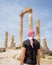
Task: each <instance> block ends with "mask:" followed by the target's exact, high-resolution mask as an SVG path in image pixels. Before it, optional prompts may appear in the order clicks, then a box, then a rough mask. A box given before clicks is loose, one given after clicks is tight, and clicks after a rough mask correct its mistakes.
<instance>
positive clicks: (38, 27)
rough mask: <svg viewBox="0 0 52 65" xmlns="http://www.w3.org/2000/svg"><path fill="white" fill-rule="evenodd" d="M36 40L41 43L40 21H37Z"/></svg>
mask: <svg viewBox="0 0 52 65" xmlns="http://www.w3.org/2000/svg"><path fill="white" fill-rule="evenodd" d="M36 39H37V40H38V41H39V42H40V19H39V18H37V19H36Z"/></svg>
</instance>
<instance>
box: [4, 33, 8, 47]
mask: <svg viewBox="0 0 52 65" xmlns="http://www.w3.org/2000/svg"><path fill="white" fill-rule="evenodd" d="M7 43H8V32H5V33H4V47H5V48H7Z"/></svg>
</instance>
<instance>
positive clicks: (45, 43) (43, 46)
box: [42, 37, 49, 50]
mask: <svg viewBox="0 0 52 65" xmlns="http://www.w3.org/2000/svg"><path fill="white" fill-rule="evenodd" d="M42 43H43V44H42V48H43V49H45V50H49V49H48V47H47V42H46V38H45V37H44V38H42Z"/></svg>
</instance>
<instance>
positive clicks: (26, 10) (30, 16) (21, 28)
mask: <svg viewBox="0 0 52 65" xmlns="http://www.w3.org/2000/svg"><path fill="white" fill-rule="evenodd" d="M26 13H29V21H28V30H29V29H32V28H33V23H32V9H31V8H26V9H24V10H22V11H21V13H20V25H19V33H18V45H17V46H18V47H19V46H20V47H21V44H22V39H23V16H24V14H26Z"/></svg>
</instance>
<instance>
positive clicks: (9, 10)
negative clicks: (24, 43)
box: [0, 0, 52, 50]
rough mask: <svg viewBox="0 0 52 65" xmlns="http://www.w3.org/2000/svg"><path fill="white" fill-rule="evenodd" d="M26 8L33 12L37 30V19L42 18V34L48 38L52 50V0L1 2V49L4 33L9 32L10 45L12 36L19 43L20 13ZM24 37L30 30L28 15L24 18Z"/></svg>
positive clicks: (10, 0) (2, 0) (11, 0)
mask: <svg viewBox="0 0 52 65" xmlns="http://www.w3.org/2000/svg"><path fill="white" fill-rule="evenodd" d="M26 7H30V8H32V10H33V25H34V26H33V28H34V30H35V24H36V18H40V27H41V28H40V33H41V39H42V37H46V41H47V45H48V47H49V49H51V50H52V0H0V47H1V46H3V43H4V32H6V31H7V32H8V35H9V37H8V38H9V39H8V44H10V36H11V35H14V36H15V37H14V38H15V43H16V44H17V43H18V28H19V22H20V16H19V15H20V12H21V10H23V9H25V8H26ZM23 23H24V30H23V31H24V32H23V33H24V35H23V39H24V40H25V39H26V38H27V35H26V32H27V28H28V14H25V16H24V21H23ZM41 44H42V43H41Z"/></svg>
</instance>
